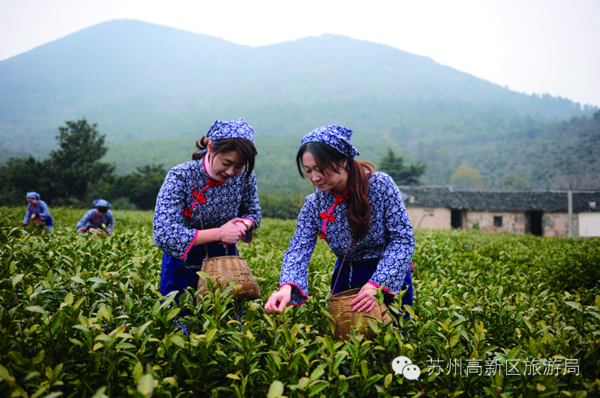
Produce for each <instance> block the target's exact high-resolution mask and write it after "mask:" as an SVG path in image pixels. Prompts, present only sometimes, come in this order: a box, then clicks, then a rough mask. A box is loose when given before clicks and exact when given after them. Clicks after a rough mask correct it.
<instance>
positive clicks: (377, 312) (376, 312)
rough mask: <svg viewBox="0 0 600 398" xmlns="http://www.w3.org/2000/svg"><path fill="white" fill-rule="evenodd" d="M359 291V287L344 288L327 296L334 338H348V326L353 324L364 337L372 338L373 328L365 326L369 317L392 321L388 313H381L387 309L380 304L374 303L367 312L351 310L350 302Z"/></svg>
mask: <svg viewBox="0 0 600 398" xmlns="http://www.w3.org/2000/svg"><path fill="white" fill-rule="evenodd" d="M359 292H360V288H356V289H350V290H346V291H344V292H340V293H337V294H334V295H332V296H331V297H330V298H329V313H330V314H331V315H333V318H334V325H335V331H334V333H333V337H334V338H335V339H338V338H340V339H342V340H349V339H350V338H349V337H348V335H349V334H350V327H352V326H354V327H357V326H358V329H359V330H361V331H362V332H363V333H364V335H365V337H366V338H373V337H374V336H375V333H374V332H373V330H372V329H371V328H370V327H368V326H367V322H368V320H369V317H373V318H377V319H379V320H382V318H383V323H384V324H386V323H389V322H392V318H391V317H390V315H389V313H387V312H386V313H385V315H383V316H382V314H383V313H384V312H385V311H386V310H387V306H386V305H385V304H382V305H381V306H379V305H375V306H374V307H373V309H372V310H371V311H370V312H368V313H365V312H354V311H352V307H351V306H350V302H351V301H352V300H354V299H355V298H356V297H357V296H358V293H359ZM359 317H360V318H361V319H362V322H361V323H359V325H357V321H358V318H359Z"/></svg>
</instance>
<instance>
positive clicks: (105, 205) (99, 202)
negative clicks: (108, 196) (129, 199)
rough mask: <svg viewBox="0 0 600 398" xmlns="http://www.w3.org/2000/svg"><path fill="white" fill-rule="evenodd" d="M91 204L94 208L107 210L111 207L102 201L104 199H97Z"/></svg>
mask: <svg viewBox="0 0 600 398" xmlns="http://www.w3.org/2000/svg"><path fill="white" fill-rule="evenodd" d="M93 204H94V207H107V208H109V209H110V207H111V206H110V203H108V202H107V201H106V200H104V199H97V200H94V203H93Z"/></svg>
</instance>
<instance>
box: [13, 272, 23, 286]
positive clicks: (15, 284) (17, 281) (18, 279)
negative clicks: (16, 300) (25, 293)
mask: <svg viewBox="0 0 600 398" xmlns="http://www.w3.org/2000/svg"><path fill="white" fill-rule="evenodd" d="M24 276H25V275H24V274H17V275H15V276H13V278H12V285H13V287H15V286H17V283H19V282H21V279H23V277H24Z"/></svg>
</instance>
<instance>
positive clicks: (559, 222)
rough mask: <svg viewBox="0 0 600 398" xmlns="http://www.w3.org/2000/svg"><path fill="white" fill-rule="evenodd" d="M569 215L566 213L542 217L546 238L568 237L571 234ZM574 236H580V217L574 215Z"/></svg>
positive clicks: (549, 214) (545, 214)
mask: <svg viewBox="0 0 600 398" xmlns="http://www.w3.org/2000/svg"><path fill="white" fill-rule="evenodd" d="M568 219H569V214H568V213H567V212H564V213H544V215H543V216H542V228H544V236H568V234H569V227H568V225H569V222H568ZM573 236H579V215H578V214H577V213H573Z"/></svg>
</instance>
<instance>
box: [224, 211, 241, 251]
mask: <svg viewBox="0 0 600 398" xmlns="http://www.w3.org/2000/svg"><path fill="white" fill-rule="evenodd" d="M240 222H242V221H241V218H237V217H236V218H234V219H233V220H229V221H227V222H226V223H225V224H223V225H222V226H221V232H222V234H221V241H222V242H223V246H225V247H227V246H229V245H235V244H236V243H238V241H239V240H240V239H242V238H243V237H244V235H245V234H246V228H245V227H242V226H241V225H239V223H240ZM242 225H243V223H242Z"/></svg>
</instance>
